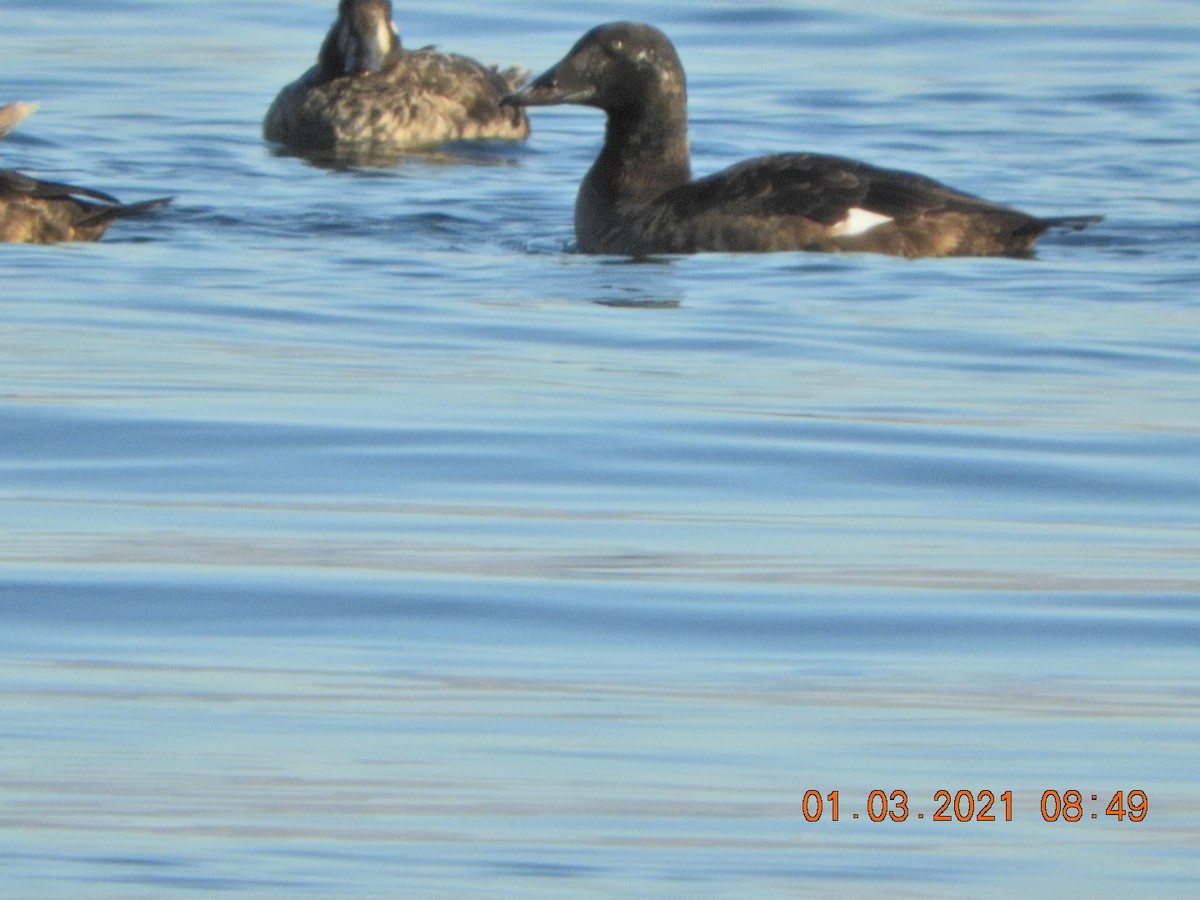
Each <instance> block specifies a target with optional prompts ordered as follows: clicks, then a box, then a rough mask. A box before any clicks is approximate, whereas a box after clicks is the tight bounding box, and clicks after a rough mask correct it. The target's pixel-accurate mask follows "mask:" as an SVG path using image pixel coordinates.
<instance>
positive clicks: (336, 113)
mask: <svg viewBox="0 0 1200 900" xmlns="http://www.w3.org/2000/svg"><path fill="white" fill-rule="evenodd" d="M524 79H525V73H523V72H521V71H520V70H517V69H509V70H507V71H505V72H503V73H501V72H497V71H496V69H495V68H487V67H485V66H483V65H481V64H480V63H477V62H475V61H474V60H473V59H468V58H466V57H464V56H452V55H449V54H444V53H438V52H437V51H435V50H434V49H433V48H431V47H426V48H424V49H421V50H415V51H409V50H405V49H404V48H403V47H401V46H400V38H399V35H398V32H397V30H396V26H395V24H393V22H392V4H391V2H390V0H341V2H340V3H339V4H338V16H337V20H336V21H335V22H334V23H333V27H332V28H330V30H329V34H328V35H327V36H326V38H325V42H324V43H323V44H322V45H321V52H320V55H319V57H318V59H317V64H316V65H315V66H313V67H312V68H311V69H309V70H308V71H307V72H306V73H304V75H303V76H301V77H300V79H299V80H297V81H294V82H292V83H291V84H289V85H288V86H287V87H285V88H284V89H283V90H282V91H280V92H279V96H277V97H276V98H275V101H274V102H273V103H272V104H271V107H270V109H269V110H267V115H266V119H265V120H264V121H263V136H264V137H265V138H266V139H267V140H268V141H275V142H278V143H280V144H285V145H287V146H288V147H290V148H292V149H293V150H298V151H301V152H306V153H314V154H328V155H332V156H335V157H336V156H340V155H344V153H349V154H352V155H358V156H361V155H363V152H364V151H366V152H367V153H370V152H372V151H375V152H379V153H381V154H388V153H398V152H403V151H405V150H414V149H423V148H430V147H435V146H437V145H438V144H444V143H447V142H448V141H458V140H465V139H475V138H499V139H508V140H520V139H523V138H525V137H526V136H528V134H529V120H528V119H527V118H526V116H525V113H524V111H523V110H520V109H517V108H515V107H512V106H501V103H500V101H501V100H502V99H503V98H504V96H505V95H506V94H508V93H509V92H510V91H513V90H516V88H517V87H518V86H519V85H520V84H521V82H522V81H524Z"/></svg>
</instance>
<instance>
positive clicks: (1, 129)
mask: <svg viewBox="0 0 1200 900" xmlns="http://www.w3.org/2000/svg"><path fill="white" fill-rule="evenodd" d="M35 109H37V104H35V103H10V104H8V105H7V106H0V137H4V135H5V134H7V133H8V132H9V131H11V130H12V129H13V127H15V126H16V124H17V123H18V122H20V121H21V120H22V119H24V118H25V117H26V116H28V115H29V114H30V113H32V112H33V111H34V110H35ZM169 202H170V198H166V197H163V198H159V199H157V200H146V201H144V202H142V203H122V202H121V201H119V200H118V199H117V198H116V197H113V196H112V195H111V194H106V193H104V192H103V191H97V190H94V189H92V188H85V187H79V186H78V185H73V184H62V183H60V182H57V181H41V180H39V179H37V178H30V177H29V176H28V175H23V174H21V173H20V172H15V171H13V170H12V169H0V243H10V244H14V243H15V244H54V243H58V242H59V241H95V240H98V239H99V238H100V236H101V235H102V234H104V232H105V231H106V230H107V229H108V226H109V225H111V224H112V223H113V221H114V220H116V219H120V218H124V217H126V216H136V215H140V214H141V213H144V212H148V211H150V210H152V209H158V208H159V207H160V206H164V205H166V204H167V203H169Z"/></svg>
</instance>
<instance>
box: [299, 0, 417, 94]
mask: <svg viewBox="0 0 1200 900" xmlns="http://www.w3.org/2000/svg"><path fill="white" fill-rule="evenodd" d="M399 50H400V36H399V33H398V32H397V30H396V25H395V23H394V22H393V21H392V4H391V0H341V3H339V4H338V17H337V21H335V22H334V23H333V27H332V28H330V30H329V34H328V35H326V37H325V43H323V44H322V45H321V54H320V57H319V58H318V65H319V66H320V69H321V75H322V77H323V78H324V79H325V80H332V79H334V78H340V77H342V76H343V75H365V74H367V73H368V72H378V71H379V70H381V69H383V68H385V67H386V66H387V65H388V63H390V62H391V61H392V57H393V56H394V55H395V54H396V53H397V52H398V51H399Z"/></svg>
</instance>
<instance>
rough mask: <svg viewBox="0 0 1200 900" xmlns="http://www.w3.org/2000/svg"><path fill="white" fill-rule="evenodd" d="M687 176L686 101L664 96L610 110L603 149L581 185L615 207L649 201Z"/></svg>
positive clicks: (682, 181)
mask: <svg viewBox="0 0 1200 900" xmlns="http://www.w3.org/2000/svg"><path fill="white" fill-rule="evenodd" d="M691 177H692V173H691V163H690V161H689V153H688V135H687V105H686V103H685V102H684V100H683V98H682V97H681V96H676V97H669V98H668V97H664V98H661V100H660V102H656V103H655V102H652V103H647V104H646V105H645V106H643V107H640V108H633V109H620V110H611V111H609V113H608V125H607V128H606V131H605V137H604V149H603V150H601V151H600V156H599V157H598V158H597V160H596V162H595V164H594V165H593V166H592V169H591V171H590V172H589V173H588V175H587V179H586V180H585V186H586V187H587V188H588V189H589V190H590V192H591V193H592V194H593V196H594V197H603V198H605V199H606V200H608V202H610V203H613V204H614V205H618V206H619V205H624V204H627V203H634V204H636V203H645V202H648V201H650V200H652V199H654V198H655V197H657V196H659V195H660V194H662V193H663V192H664V191H667V190H670V189H671V188H673V187H676V186H678V185H680V184H685V183H686V182H688V181H690V180H691Z"/></svg>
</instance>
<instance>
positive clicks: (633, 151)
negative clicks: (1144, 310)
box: [506, 22, 1099, 257]
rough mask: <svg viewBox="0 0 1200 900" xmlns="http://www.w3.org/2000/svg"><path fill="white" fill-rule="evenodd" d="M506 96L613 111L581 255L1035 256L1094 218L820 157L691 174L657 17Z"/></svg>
mask: <svg viewBox="0 0 1200 900" xmlns="http://www.w3.org/2000/svg"><path fill="white" fill-rule="evenodd" d="M506 102H507V103H512V104H513V105H516V106H543V105H551V104H558V103H577V104H583V105H586V106H594V107H597V108H599V109H602V110H603V111H604V112H605V113H606V114H607V117H608V124H607V130H606V134H605V140H604V147H603V149H602V150H601V151H600V156H599V157H598V158H597V159H596V162H595V163H594V164H593V165H592V168H591V170H590V171H589V172H588V173H587V176H586V177H585V178H584V180H583V184H582V186H581V187H580V189H579V194H578V196H577V198H576V201H575V237H576V241H577V243H578V246H579V250H580V251H582V252H584V253H609V254H619V255H631V256H645V255H648V254H656V253H699V252H705V251H735V252H736V251H743V252H744V251H776V250H817V251H840V250H857V251H868V252H874V253H889V254H893V255H896V256H908V257H918V256H1028V255H1029V254H1030V253H1031V251H1032V248H1033V245H1034V242H1035V241H1036V240H1037V239H1038V237H1039V236H1040V235H1041V234H1042V233H1043V232H1045V231H1046V230H1047V229H1049V228H1068V229H1079V228H1084V227H1086V226H1087V225H1090V224H1092V223H1094V222H1096V221H1099V219H1098V217H1089V216H1078V217H1063V218H1038V217H1036V216H1031V215H1027V214H1026V213H1023V212H1020V211H1018V210H1015V209H1012V208H1010V207H1007V206H1002V205H1000V204H998V203H992V202H990V201H987V200H983V199H981V198H979V197H974V196H971V195H970V194H964V193H961V192H960V191H956V190H954V189H953V188H950V187H947V186H946V185H944V184H940V183H939V182H937V181H934V180H932V179H930V178H925V177H923V176H921V175H914V174H912V173H909V172H900V171H895V170H891V169H881V168H877V167H875V166H871V165H868V164H866V163H862V162H856V161H855V160H851V159H842V158H840V157H836V156H821V155H817V154H812V153H790V154H780V155H777V156H764V157H759V158H757V159H751V160H747V161H745V162H742V163H739V164H737V165H734V166H731V167H730V168H728V169H725V170H724V171H721V172H718V173H716V174H715V175H710V176H708V177H707V178H701V179H699V180H696V181H693V180H692V175H691V164H690V159H689V151H688V136H687V88H686V84H685V79H684V73H683V66H682V65H681V64H680V61H679V57H678V55H677V54H676V52H675V48H674V47H673V46H672V45H671V42H670V41H669V40H668V39H667V37H666V35H664V34H663V33H662V32H661V31H659V30H658V29H656V28H653V27H651V26H649V25H642V24H637V23H630V22H617V23H612V24H608V25H601V26H599V27H597V28H594V29H592V30H591V31H589V32H588V33H587V34H585V35H584V36H583V37H582V38H581V39H580V40H579V42H578V43H576V44H575V46H574V47H573V48H571V51H570V52H569V53H568V54H567V55H566V56H565V57H564V58H563V59H562V60H561V61H560V62H559V63H558V64H557V65H555V66H554V67H553V68H551V69H550V70H549V71H547V72H546V73H545V74H543V75H541V76H540V77H538V78H537V79H535V80H534V81H533V82H532V83H530V84H529V85H528V86H527V87H526V88H525V89H524V90H522V91H520V92H518V93H516V94H514V95H512V96H510V97H508V98H506Z"/></svg>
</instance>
